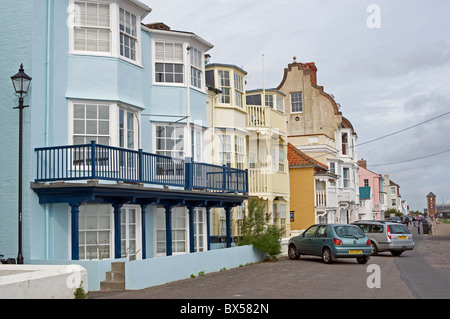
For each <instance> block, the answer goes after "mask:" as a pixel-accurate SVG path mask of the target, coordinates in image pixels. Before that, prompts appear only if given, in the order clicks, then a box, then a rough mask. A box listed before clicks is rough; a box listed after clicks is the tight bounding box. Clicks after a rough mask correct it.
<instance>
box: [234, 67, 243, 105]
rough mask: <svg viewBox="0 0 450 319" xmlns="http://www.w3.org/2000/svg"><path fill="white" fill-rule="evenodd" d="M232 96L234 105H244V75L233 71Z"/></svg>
mask: <svg viewBox="0 0 450 319" xmlns="http://www.w3.org/2000/svg"><path fill="white" fill-rule="evenodd" d="M234 96H235V101H236V102H235V104H236V106H238V107H240V108H243V107H244V77H243V76H241V75H239V74H237V73H235V72H234Z"/></svg>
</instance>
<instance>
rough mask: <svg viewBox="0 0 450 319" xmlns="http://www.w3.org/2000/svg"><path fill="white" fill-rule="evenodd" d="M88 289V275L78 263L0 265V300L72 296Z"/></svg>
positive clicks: (65, 297) (67, 297) (64, 297)
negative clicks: (76, 291)
mask: <svg viewBox="0 0 450 319" xmlns="http://www.w3.org/2000/svg"><path fill="white" fill-rule="evenodd" d="M80 286H81V287H82V288H83V289H84V291H85V292H88V274H87V271H86V269H84V268H83V267H81V266H79V265H66V266H61V265H1V266H0V299H74V297H75V296H74V293H75V290H76V289H77V288H79V287H80Z"/></svg>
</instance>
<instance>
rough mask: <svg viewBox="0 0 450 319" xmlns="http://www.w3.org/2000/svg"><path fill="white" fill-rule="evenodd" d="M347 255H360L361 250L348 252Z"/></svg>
mask: <svg viewBox="0 0 450 319" xmlns="http://www.w3.org/2000/svg"><path fill="white" fill-rule="evenodd" d="M348 253H349V254H362V250H349V251H348Z"/></svg>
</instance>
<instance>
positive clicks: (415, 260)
mask: <svg viewBox="0 0 450 319" xmlns="http://www.w3.org/2000/svg"><path fill="white" fill-rule="evenodd" d="M433 225H434V224H433ZM436 226H437V227H436V229H433V234H430V235H428V234H423V231H422V227H421V226H420V228H421V229H420V230H421V231H420V234H418V225H417V223H416V226H413V224H411V225H410V227H409V228H410V229H411V230H412V232H413V235H414V238H415V241H416V249H414V250H413V251H407V252H405V253H404V254H403V255H402V256H403V257H402V258H397V259H398V261H397V262H396V263H395V264H394V263H392V262H389V261H390V260H392V259H391V258H392V256H391V255H390V254H385V255H383V254H382V255H380V256H376V257H375V258H373V260H371V262H372V263H377V264H379V265H380V266H381V267H382V269H383V272H382V276H383V278H382V281H383V283H385V282H388V283H389V285H388V286H387V287H388V288H387V289H378V291H377V289H375V290H374V289H372V290H371V291H367V287H366V286H365V283H366V278H367V271H366V267H362V266H361V265H358V264H357V263H355V262H354V261H346V260H345V261H342V262H339V263H336V264H334V265H333V267H328V266H329V265H325V264H323V262H321V260H320V259H318V258H316V257H311V258H307V257H306V258H303V259H302V263H301V265H302V267H299V265H300V264H299V263H296V262H292V261H290V260H289V259H288V258H287V257H282V258H280V259H279V260H278V261H277V262H263V263H257V264H253V265H250V266H245V267H239V268H234V269H229V270H226V271H225V272H217V273H210V274H207V275H205V276H200V277H198V278H195V279H186V280H181V281H176V282H172V283H168V284H165V285H162V286H157V287H151V288H147V289H144V290H140V291H125V292H101V291H95V292H91V293H90V295H89V299H161V298H162V299H188V300H190V299H209V298H219V299H222V298H225V299H241V298H245V299H254V298H264V299H272V298H274V299H276V298H285V299H291V298H299V297H301V298H311V299H315V298H317V297H318V296H317V292H318V289H320V288H319V287H320V285H322V284H324V285H329V284H330V280H332V281H333V280H334V281H336V282H335V286H338V287H340V288H339V289H340V291H339V293H338V294H337V296H352V298H358V293H359V291H361V292H362V294H360V295H359V298H369V299H377V298H393V299H396V298H405V299H414V298H419V299H422V298H433V299H434V298H440V297H441V296H442V294H440V292H442V293H443V295H445V296H447V295H448V294H449V293H450V291H449V289H448V287H449V286H448V283H449V278H450V224H443V223H438V224H437V225H436ZM430 266H431V268H430ZM334 272H336V273H334ZM333 273H334V274H333ZM418 274H421V275H420V277H421V278H422V277H423V278H422V279H420V280H419V281H418V279H417V277H418ZM422 274H423V275H422ZM311 275H313V276H314V278H315V279H314V280H310V278H309V277H310V276H311ZM428 276H434V278H440V279H439V280H437V281H438V282H437V283H436V280H434V281H433V282H434V286H429V279H428ZM436 276H437V277H436ZM261 278H264V280H261ZM280 278H283V279H282V280H281V283H280ZM330 278H331V279H330ZM399 278H402V279H403V280H398V279H399ZM299 280H300V281H301V282H299ZM349 282H353V283H354V284H356V283H363V285H362V286H363V287H362V288H361V287H359V288H358V287H357V286H355V285H348V283H349ZM441 286H442V287H441ZM275 287H276V288H275ZM300 288H301V289H300ZM346 289H347V290H346ZM358 289H359V290H358ZM300 290H301V291H300ZM293 292H296V293H293ZM344 292H345V293H344ZM319 298H320V297H319ZM325 298H331V297H330V296H329V295H326V297H325ZM333 298H335V297H334V295H333Z"/></svg>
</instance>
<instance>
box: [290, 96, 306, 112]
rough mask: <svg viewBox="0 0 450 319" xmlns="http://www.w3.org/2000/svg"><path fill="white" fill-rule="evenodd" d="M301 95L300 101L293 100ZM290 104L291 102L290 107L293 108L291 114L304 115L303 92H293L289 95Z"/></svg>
mask: <svg viewBox="0 0 450 319" xmlns="http://www.w3.org/2000/svg"><path fill="white" fill-rule="evenodd" d="M297 94H300V100H297V99H295V100H293V98H294V97H295V96H296V95H297ZM289 102H290V107H291V114H295V113H303V92H302V91H299V92H291V93H290V94H289ZM297 104H298V105H297ZM294 106H296V109H295V110H294Z"/></svg>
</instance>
